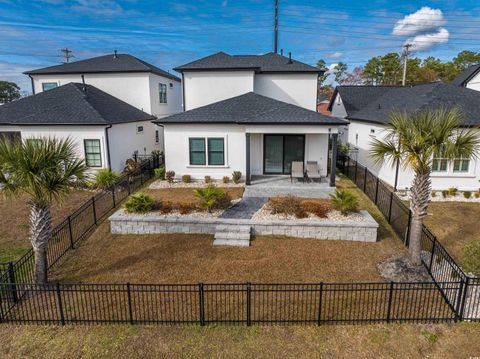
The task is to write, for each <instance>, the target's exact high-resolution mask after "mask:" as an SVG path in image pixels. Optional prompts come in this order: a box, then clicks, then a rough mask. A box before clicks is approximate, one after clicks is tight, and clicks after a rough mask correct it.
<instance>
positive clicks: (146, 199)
mask: <svg viewBox="0 0 480 359" xmlns="http://www.w3.org/2000/svg"><path fill="white" fill-rule="evenodd" d="M124 207H125V210H126V211H127V212H129V213H145V212H149V211H151V210H152V209H153V208H154V207H155V201H154V200H153V199H152V198H151V197H150V196H148V195H146V194H145V193H143V192H138V193H135V194H132V195H131V196H130V197H128V200H127V201H126V202H125V204H124Z"/></svg>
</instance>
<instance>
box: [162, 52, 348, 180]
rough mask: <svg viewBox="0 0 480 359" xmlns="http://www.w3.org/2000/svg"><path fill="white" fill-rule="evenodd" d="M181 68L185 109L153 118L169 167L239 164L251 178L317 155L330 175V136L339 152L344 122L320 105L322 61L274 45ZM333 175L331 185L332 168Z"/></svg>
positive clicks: (210, 169)
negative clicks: (274, 49) (313, 62)
mask: <svg viewBox="0 0 480 359" xmlns="http://www.w3.org/2000/svg"><path fill="white" fill-rule="evenodd" d="M176 70H177V71H180V72H182V76H183V82H182V83H183V88H184V103H185V107H186V109H187V111H185V112H183V113H179V114H176V115H172V116H169V117H165V118H162V119H159V120H156V121H155V123H158V124H161V125H162V126H164V131H165V163H166V167H167V170H173V171H175V173H176V175H177V177H180V176H181V175H183V174H190V175H192V177H193V178H196V179H203V177H204V176H206V175H208V176H211V177H212V178H217V179H219V178H222V177H223V176H231V174H232V172H233V171H241V172H242V174H243V176H244V178H246V182H247V184H249V183H250V180H251V177H252V176H253V175H288V174H289V173H290V172H291V164H292V161H302V162H304V163H306V162H307V161H316V162H317V163H318V164H319V167H320V170H321V174H322V175H323V176H327V168H328V160H329V138H331V143H332V148H333V151H332V156H331V159H333V160H334V159H335V156H336V140H337V136H338V128H339V126H343V125H345V124H346V123H347V122H346V121H344V120H341V119H336V118H333V117H329V116H324V115H322V114H320V113H318V112H316V96H317V76H318V73H319V70H318V69H317V68H315V67H312V66H309V65H307V64H303V63H301V62H298V61H295V60H292V59H290V58H287V57H284V56H281V55H277V54H274V53H268V54H266V55H246V56H230V55H227V54H225V53H222V52H220V53H217V54H215V55H212V56H208V57H206V58H203V59H201V60H198V61H194V62H192V63H189V64H187V65H183V66H180V67H177V68H176ZM328 175H329V177H330V183H331V184H332V185H334V183H335V171H334V170H333V171H331V173H329V174H328Z"/></svg>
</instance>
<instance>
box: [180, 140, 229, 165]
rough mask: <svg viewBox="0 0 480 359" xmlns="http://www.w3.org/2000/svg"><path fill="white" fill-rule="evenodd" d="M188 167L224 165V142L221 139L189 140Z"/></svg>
mask: <svg viewBox="0 0 480 359" xmlns="http://www.w3.org/2000/svg"><path fill="white" fill-rule="evenodd" d="M189 152H190V165H197V166H205V165H208V166H223V165H225V140H224V138H222V137H208V138H204V137H194V138H190V139H189Z"/></svg>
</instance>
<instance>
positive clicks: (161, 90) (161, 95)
mask: <svg viewBox="0 0 480 359" xmlns="http://www.w3.org/2000/svg"><path fill="white" fill-rule="evenodd" d="M158 100H159V102H160V103H167V85H166V84H158Z"/></svg>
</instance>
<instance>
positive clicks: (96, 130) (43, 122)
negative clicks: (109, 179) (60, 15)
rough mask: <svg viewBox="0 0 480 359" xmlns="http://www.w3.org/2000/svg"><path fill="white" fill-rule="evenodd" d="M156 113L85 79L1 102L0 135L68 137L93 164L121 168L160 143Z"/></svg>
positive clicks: (93, 168)
mask: <svg viewBox="0 0 480 359" xmlns="http://www.w3.org/2000/svg"><path fill="white" fill-rule="evenodd" d="M153 119H155V117H154V116H152V115H150V114H148V113H146V112H143V111H141V110H139V109H138V108H136V107H134V106H132V105H130V104H128V103H126V102H124V101H122V100H119V99H118V98H116V97H114V96H112V95H110V94H108V93H106V92H104V91H102V90H100V89H98V88H96V87H94V86H92V85H88V84H82V83H74V82H69V83H67V84H65V85H61V86H58V87H55V88H52V89H50V90H48V91H41V92H40V93H37V94H36V95H32V96H28V97H24V98H22V99H19V100H17V101H14V102H11V103H7V104H5V105H3V106H1V107H0V136H7V137H10V138H19V139H22V140H27V141H28V139H29V138H41V137H56V138H66V137H70V138H71V139H72V140H73V141H74V142H75V144H76V148H77V153H78V156H79V158H83V159H85V162H86V164H87V166H88V167H90V168H91V170H96V169H100V168H109V167H110V168H112V169H113V170H115V171H122V170H123V169H124V166H125V160H126V159H128V158H131V157H132V154H133V153H134V152H135V151H137V152H138V153H140V154H143V153H147V154H149V153H151V152H152V151H153V150H156V149H158V150H159V149H161V148H160V141H159V139H158V138H155V135H154V134H153V133H152V132H149V131H148V129H149V128H151V127H152V126H153V124H152V122H151V121H152V120H153Z"/></svg>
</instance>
